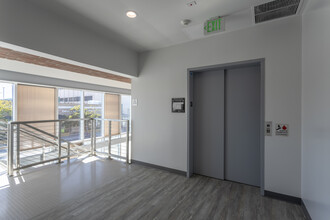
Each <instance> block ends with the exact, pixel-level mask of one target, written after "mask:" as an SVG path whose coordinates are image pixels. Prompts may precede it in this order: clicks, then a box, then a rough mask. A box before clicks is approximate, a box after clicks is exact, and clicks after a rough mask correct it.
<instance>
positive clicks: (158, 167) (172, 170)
mask: <svg viewBox="0 0 330 220" xmlns="http://www.w3.org/2000/svg"><path fill="white" fill-rule="evenodd" d="M132 163H135V164H138V165H142V166H146V167H151V168H156V169H159V170H165V171H168V172H171V173H175V174H179V175H182V176H187V172H184V171H181V170H176V169H172V168H168V167H163V166H158V165H155V164H151V163H145V162H142V161H138V160H132Z"/></svg>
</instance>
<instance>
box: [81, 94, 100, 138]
mask: <svg viewBox="0 0 330 220" xmlns="http://www.w3.org/2000/svg"><path fill="white" fill-rule="evenodd" d="M103 96H104V93H101V92H84V107H85V109H84V117H85V118H101V117H102V99H103V98H102V97H103ZM101 128H102V122H101V121H96V137H100V136H101V135H102V129H101ZM89 137H90V134H85V138H89Z"/></svg>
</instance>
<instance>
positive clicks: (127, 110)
mask: <svg viewBox="0 0 330 220" xmlns="http://www.w3.org/2000/svg"><path fill="white" fill-rule="evenodd" d="M120 114H121V119H123V120H131V96H130V95H122V96H121V113H120ZM126 131H127V125H126V122H122V123H121V132H126Z"/></svg>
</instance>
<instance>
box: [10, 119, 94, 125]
mask: <svg viewBox="0 0 330 220" xmlns="http://www.w3.org/2000/svg"><path fill="white" fill-rule="evenodd" d="M91 120H94V118H74V119H55V120H39V121H11V122H8V123H9V124H12V125H15V124H26V123H28V124H33V123H49V122H63V121H91Z"/></svg>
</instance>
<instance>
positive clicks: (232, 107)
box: [225, 66, 261, 186]
mask: <svg viewBox="0 0 330 220" xmlns="http://www.w3.org/2000/svg"><path fill="white" fill-rule="evenodd" d="M260 74H261V71H260V67H259V66H254V67H244V68H233V69H227V70H226V75H225V85H226V86H225V94H226V96H225V179H227V180H230V181H235V182H240V183H245V184H249V185H253V186H260V120H261V118H260V114H261V107H260V105H261V103H260V80H261V79H260Z"/></svg>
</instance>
